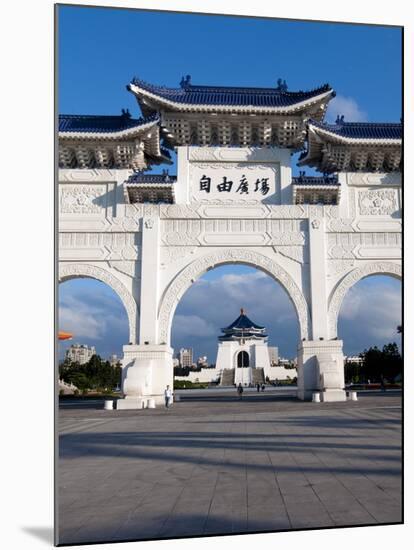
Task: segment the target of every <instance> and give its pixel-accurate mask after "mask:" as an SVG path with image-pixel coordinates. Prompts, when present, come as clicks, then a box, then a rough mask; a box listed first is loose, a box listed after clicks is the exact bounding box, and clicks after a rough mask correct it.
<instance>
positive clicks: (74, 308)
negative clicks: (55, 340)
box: [59, 299, 106, 340]
mask: <svg viewBox="0 0 414 550" xmlns="http://www.w3.org/2000/svg"><path fill="white" fill-rule="evenodd" d="M96 313H97V312H96V310H94V309H92V308H89V307H88V306H87V305H85V304H83V303H81V302H78V301H77V300H75V299H73V300H70V301H69V303H67V304H66V305H62V306H60V307H59V327H60V328H61V329H62V330H65V331H68V332H72V333H73V335H74V338H76V339H77V340H78V339H80V338H89V339H96V340H101V339H102V338H103V335H104V333H105V329H106V323H105V321H104V320H103V319H102V316H100V315H97V314H96Z"/></svg>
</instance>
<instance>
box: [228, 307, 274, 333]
mask: <svg viewBox="0 0 414 550" xmlns="http://www.w3.org/2000/svg"><path fill="white" fill-rule="evenodd" d="M251 328H255V329H257V330H264V328H265V327H261V326H260V325H256V323H253V321H251V320H250V319H249V318H248V317H247V315H246V314H245V313H244V311H243V310H242V311H241V314H240V315H239V316H238V317H237V319H236V320H235V321H233V322H232V323H231V325H229V326H228V327H226V328H224V329H223V330H226V331H227V330H232V329H243V330H245V329H251Z"/></svg>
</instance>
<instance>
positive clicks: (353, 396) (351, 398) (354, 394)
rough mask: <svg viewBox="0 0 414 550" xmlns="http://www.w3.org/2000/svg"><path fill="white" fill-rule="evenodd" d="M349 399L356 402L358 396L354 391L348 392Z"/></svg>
mask: <svg viewBox="0 0 414 550" xmlns="http://www.w3.org/2000/svg"><path fill="white" fill-rule="evenodd" d="M349 398H350V400H351V401H358V396H357V392H356V391H350V392H349Z"/></svg>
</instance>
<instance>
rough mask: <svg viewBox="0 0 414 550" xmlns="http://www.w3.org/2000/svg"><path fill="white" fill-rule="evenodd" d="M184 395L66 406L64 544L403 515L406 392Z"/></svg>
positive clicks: (61, 482)
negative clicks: (315, 397) (117, 407)
mask: <svg viewBox="0 0 414 550" xmlns="http://www.w3.org/2000/svg"><path fill="white" fill-rule="evenodd" d="M182 395H183V397H182V399H181V401H180V402H177V403H175V404H174V406H173V407H172V408H171V409H169V410H165V409H162V408H159V409H155V410H143V411H104V410H102V409H101V408H93V407H94V405H93V403H92V404H91V405H90V407H82V406H79V405H76V404H73V405H72V404H71V403H70V402H69V403H66V404H65V405H63V408H61V409H60V411H59V434H60V459H59V465H58V491H59V499H58V504H59V506H58V508H59V519H58V525H59V533H60V536H59V542H60V544H76V543H80V542H99V541H108V540H110V541H116V540H128V539H131V540H137V539H151V538H164V537H165V538H167V537H181V536H183V537H184V536H197V535H212V534H231V533H249V532H250V533H252V532H260V531H280V530H289V529H302V528H312V527H313V528H317V527H334V526H338V527H339V526H346V525H373V524H381V523H391V522H400V521H401V520H402V515H401V395H400V393H398V392H391V391H389V392H388V391H387V392H385V393H383V394H381V393H366V394H364V393H361V394H360V395H359V400H358V401H357V402H346V403H320V404H319V403H310V402H299V401H296V400H295V399H294V397H293V393H290V392H282V391H277V390H273V391H270V390H266V392H264V393H263V394H256V393H254V392H245V394H244V396H243V399H242V401H240V400H239V399H238V398H237V396H235V395H234V394H233V393H226V392H221V393H220V392H214V390H204V391H203V392H195V393H191V392H187V393H185V392H182ZM98 406H99V405H97V407H98Z"/></svg>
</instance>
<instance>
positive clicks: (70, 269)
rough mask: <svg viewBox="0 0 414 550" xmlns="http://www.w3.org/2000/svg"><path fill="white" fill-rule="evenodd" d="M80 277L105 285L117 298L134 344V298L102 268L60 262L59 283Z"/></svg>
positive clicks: (117, 279)
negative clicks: (120, 303) (126, 319)
mask: <svg viewBox="0 0 414 550" xmlns="http://www.w3.org/2000/svg"><path fill="white" fill-rule="evenodd" d="M80 277H86V278H90V279H96V280H98V281H101V282H103V283H106V284H107V285H108V286H109V287H111V288H112V290H113V291H114V292H115V293H116V294H117V295H118V296H119V298H120V299H121V302H122V303H123V305H124V307H125V310H126V313H127V316H128V324H129V341H130V343H131V344H136V343H137V341H138V335H137V319H138V307H137V303H136V301H135V299H134V297H133V296H132V294H131V293H130V292H129V291H128V289H127V288H126V286H125V285H124V284H123V283H122V282H121V281H120V280H119V278H117V277H116V276H115V275H113V274H112V273H111V272H110V271H108V270H106V269H103V268H102V267H97V266H95V265H91V264H87V263H81V262H79V263H66V262H61V263H60V264H59V282H64V281H69V280H70V279H76V278H80Z"/></svg>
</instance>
